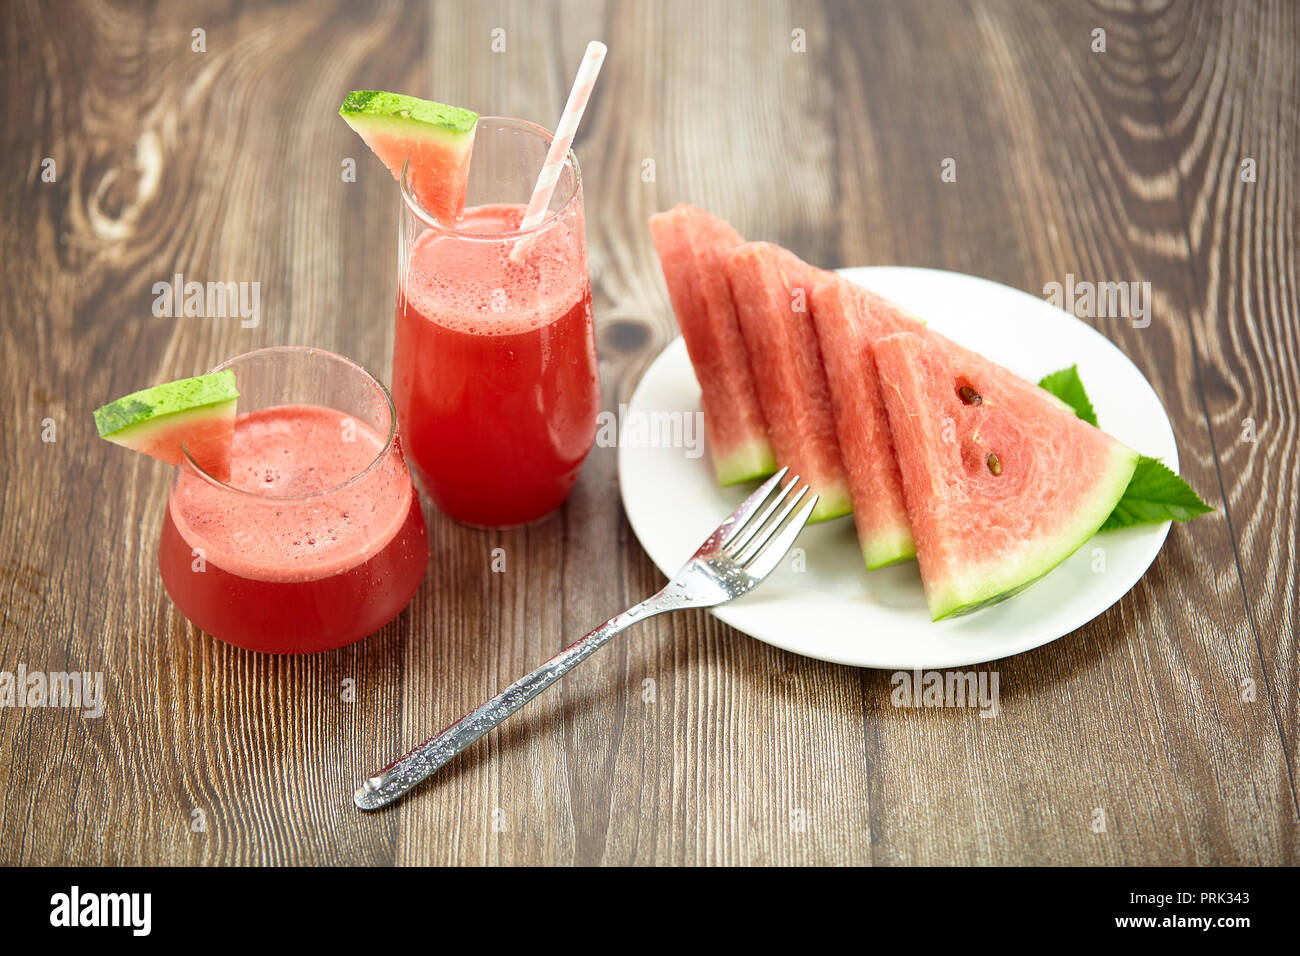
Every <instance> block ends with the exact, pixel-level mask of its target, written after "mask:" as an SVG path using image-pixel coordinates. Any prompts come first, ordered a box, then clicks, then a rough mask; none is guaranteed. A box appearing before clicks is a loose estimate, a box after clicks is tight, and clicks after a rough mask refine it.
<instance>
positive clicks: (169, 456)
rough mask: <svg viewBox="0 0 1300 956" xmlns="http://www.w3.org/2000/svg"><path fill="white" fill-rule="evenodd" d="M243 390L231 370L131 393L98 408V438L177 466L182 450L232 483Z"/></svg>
mask: <svg viewBox="0 0 1300 956" xmlns="http://www.w3.org/2000/svg"><path fill="white" fill-rule="evenodd" d="M238 399H239V390H238V389H237V388H236V387H235V373H234V372H233V371H231V370H229V369H227V370H225V371H222V372H213V373H212V374H210V375H200V376H198V377H197V378H183V379H180V380H179V381H176V382H167V383H166V384H164V385H155V386H154V387H153V388H146V389H144V390H143V391H139V392H133V393H132V394H130V395H127V396H125V397H123V398H119V399H118V400H117V401H115V402H110V403H109V404H107V405H105V406H103V407H102V408H97V409H95V427H96V428H97V429H99V437H100V438H106V439H108V440H109V441H111V442H116V443H117V444H119V445H124V446H126V447H127V448H130V449H132V450H134V451H140V452H144V453H145V454H146V455H150V456H152V457H154V458H157V459H159V460H161V461H165V462H167V464H169V465H179V464H180V463H181V460H182V458H183V454H184V452H183V450H182V449H184V450H185V451H189V453H190V457H192V458H193V459H194V461H195V462H196V463H197V464H198V465H199V467H201V468H202V469H203V470H204V471H206V472H207V473H208V474H210V475H212V477H214V478H216V479H218V480H219V481H229V480H230V444H231V442H232V441H233V439H234V436H235V405H236V404H237V401H238Z"/></svg>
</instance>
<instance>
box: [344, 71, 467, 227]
mask: <svg viewBox="0 0 1300 956" xmlns="http://www.w3.org/2000/svg"><path fill="white" fill-rule="evenodd" d="M339 115H340V116H342V117H343V119H344V120H346V121H347V124H348V125H349V126H351V127H352V129H353V130H355V131H356V133H357V135H358V136H360V137H361V138H362V139H363V140H365V142H366V145H367V146H369V147H370V149H371V151H372V152H373V153H374V154H375V155H376V156H378V157H379V158H380V159H381V160H382V161H383V163H384V165H385V166H387V167H388V169H389V171H390V172H392V174H393V178H394V179H396V180H398V181H399V182H400V181H401V178H402V165H403V164H404V163H405V162H407V161H408V160H409V161H410V164H411V167H410V169H411V171H410V184H411V192H412V193H413V194H414V195H415V198H416V200H417V201H418V202H419V203H420V205H421V206H423V207H424V208H425V209H426V210H427V211H428V212H430V213H431V214H432V215H433V216H434V217H435V218H436V219H438V221H439V222H442V223H444V224H446V225H454V224H455V222H456V221H457V220H458V219H460V217H461V215H462V214H463V213H464V211H465V190H466V186H467V184H468V182H469V163H470V155H471V153H472V152H473V149H474V131H475V129H476V128H477V124H478V114H477V113H474V112H473V111H471V110H466V109H461V108H460V107H457V106H447V105H445V104H443V103H434V102H433V101H431V100H421V99H418V98H416V97H413V96H405V95H403V94H400V93H387V92H384V91H382V90H356V91H354V92H352V93H349V94H348V95H347V98H346V99H345V100H344V101H343V106H342V107H341V108H340V109H339Z"/></svg>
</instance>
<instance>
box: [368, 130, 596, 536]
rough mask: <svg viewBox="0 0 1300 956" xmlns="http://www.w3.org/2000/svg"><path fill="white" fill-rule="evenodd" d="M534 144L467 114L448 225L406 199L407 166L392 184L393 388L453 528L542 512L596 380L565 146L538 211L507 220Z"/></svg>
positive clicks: (499, 523) (520, 520)
mask: <svg viewBox="0 0 1300 956" xmlns="http://www.w3.org/2000/svg"><path fill="white" fill-rule="evenodd" d="M549 145H550V134H549V133H547V132H546V131H545V130H543V129H542V128H541V127H538V126H534V125H533V124H531V123H525V122H522V121H519V120H508V119H499V118H493V117H485V118H482V119H480V120H479V124H478V128H477V130H476V132H475V141H474V152H473V159H472V161H471V163H470V173H469V187H468V193H467V208H466V210H465V214H464V217H463V218H462V219H460V220H459V221H458V222H457V223H456V224H455V225H454V226H448V225H445V224H443V223H441V222H439V221H438V220H437V219H435V218H434V217H433V216H431V215H430V214H429V213H428V212H427V211H426V210H424V209H423V208H422V207H421V206H420V204H419V203H418V201H417V200H416V199H415V198H414V196H413V194H412V192H411V189H410V182H409V169H408V170H407V174H404V175H403V177H402V200H403V201H402V213H401V226H400V229H399V260H398V287H397V335H396V342H395V345H394V352H393V395H394V399H395V402H396V405H397V414H398V419H399V421H400V422H401V428H402V434H403V436H404V437H405V440H406V443H407V445H406V447H407V451H408V452H409V454H410V457H411V461H412V464H413V465H414V467H415V471H416V474H417V475H418V476H419V478H420V481H421V484H422V485H423V486H424V488H425V490H426V491H428V493H429V495H430V496H431V497H432V498H433V501H434V503H435V504H436V505H437V506H438V508H439V509H441V510H442V511H443V512H444V513H446V514H448V515H450V516H451V517H452V518H455V519H456V520H458V521H462V522H466V523H468V524H474V525H482V526H491V527H504V526H511V525H520V524H526V523H528V522H530V521H534V520H536V519H538V518H541V517H543V516H545V515H547V514H549V513H551V512H552V511H554V510H555V509H556V508H558V507H559V506H560V505H561V504H563V502H564V500H565V498H567V497H568V494H569V491H570V490H571V489H572V487H573V483H574V481H575V480H576V479H577V477H578V471H579V469H580V468H581V467H582V462H583V460H584V459H585V458H586V456H587V453H588V452H589V451H590V450H591V446H592V443H593V441H594V440H595V435H596V416H597V413H598V412H599V410H600V383H599V376H598V370H597V366H596V343H595V334H594V329H593V323H592V308H591V280H590V278H589V275H588V271H587V249H586V240H585V238H584V235H583V211H582V188H581V181H580V176H579V172H578V166H577V162H576V159H575V158H574V156H573V154H572V153H570V154H569V158H568V160H567V162H566V163H565V165H564V167H563V170H562V172H561V174H560V178H559V181H558V183H557V185H556V189H555V193H554V195H553V196H552V198H551V205H550V208H549V210H548V212H547V215H546V217H545V218H544V219H543V221H542V222H541V224H540V225H538V226H537V227H536V228H533V229H529V230H523V231H521V230H520V229H519V225H520V221H521V219H522V218H523V212H524V207H525V205H526V204H527V201H528V197H529V195H530V194H531V192H532V187H533V184H534V181H535V179H536V176H537V172H538V170H540V169H541V167H542V163H543V160H544V159H545V156H546V151H547V149H548V147H549ZM517 246H518V248H516V247H517Z"/></svg>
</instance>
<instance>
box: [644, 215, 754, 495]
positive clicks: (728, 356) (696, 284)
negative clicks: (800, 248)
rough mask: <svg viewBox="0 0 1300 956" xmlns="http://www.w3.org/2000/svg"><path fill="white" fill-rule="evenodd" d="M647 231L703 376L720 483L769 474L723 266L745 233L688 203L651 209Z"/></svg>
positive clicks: (750, 376)
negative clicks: (660, 210) (658, 211)
mask: <svg viewBox="0 0 1300 956" xmlns="http://www.w3.org/2000/svg"><path fill="white" fill-rule="evenodd" d="M650 237H651V239H653V240H654V245H655V251H656V252H657V253H658V254H659V264H660V266H661V267H662V268H663V273H664V280H665V282H666V283H667V285H668V296H669V298H670V299H671V300H672V303H673V312H674V313H676V315H677V326H678V328H680V329H681V330H682V338H683V339H685V340H686V351H687V352H688V353H689V354H690V357H691V365H692V366H693V367H694V368H695V378H696V380H697V381H698V382H699V383H700V405H701V406H702V407H703V409H704V427H705V429H706V430H707V431H708V434H709V452H710V454H711V456H712V458H713V468H714V471H715V473H716V474H717V476H718V484H720V485H734V484H737V483H739V482H742V481H751V480H753V479H755V478H763V477H766V476H767V475H770V474H772V472H774V471H776V457H775V455H774V453H773V452H772V445H771V443H770V442H769V441H768V437H767V423H766V422H765V421H764V420H763V412H762V409H761V408H760V407H759V404H758V393H757V391H756V390H755V388H754V376H753V373H752V372H751V371H750V368H749V356H748V355H747V354H746V352H745V343H744V340H743V339H742V338H741V334H740V322H739V320H738V319H737V318H736V308H735V305H734V304H733V303H732V301H731V290H730V289H729V288H728V287H727V275H726V272H725V265H726V258H727V254H728V253H729V252H731V250H732V249H735V248H736V247H737V246H739V245H740V244H741V243H743V242H744V241H745V240H744V239H743V238H741V235H740V233H738V232H736V230H735V229H733V228H732V227H731V225H730V224H729V223H727V222H725V221H724V220H722V219H719V218H718V217H717V216H714V215H712V214H710V213H707V212H705V211H704V210H703V209H698V208H696V207H695V206H690V205H687V204H686V203H680V204H678V205H677V206H674V207H673V208H672V209H670V210H669V211H668V212H661V213H657V214H656V215H653V216H651V217H650Z"/></svg>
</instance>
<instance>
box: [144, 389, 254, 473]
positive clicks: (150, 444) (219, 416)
mask: <svg viewBox="0 0 1300 956" xmlns="http://www.w3.org/2000/svg"><path fill="white" fill-rule="evenodd" d="M234 412H235V409H234V405H233V403H232V405H231V407H230V410H229V412H226V411H224V410H217V409H214V410H212V411H206V410H205V411H204V412H201V413H190V414H189V415H187V416H186V417H185V419H184V421H169V422H166V423H161V424H158V425H156V426H154V427H153V428H152V429H149V430H148V431H147V432H142V433H141V434H140V435H139V436H138V437H137V438H136V440H134V441H133V442H132V443H131V444H130V445H129V446H128V447H130V448H132V449H133V450H135V451H139V452H144V453H145V454H146V455H151V456H153V457H154V458H157V459H159V460H161V461H165V462H167V463H168V464H169V465H179V464H180V463H181V461H182V460H183V457H184V456H183V453H182V446H183V447H184V449H185V450H187V451H189V453H190V457H191V458H193V459H194V461H195V463H196V464H197V465H198V466H199V467H200V468H202V469H203V470H204V471H206V472H207V473H208V474H209V475H211V476H212V477H213V478H216V479H217V480H218V481H229V480H230V446H231V442H232V441H233V440H234V434H235V414H234ZM119 444H126V443H125V442H120V443H119Z"/></svg>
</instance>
